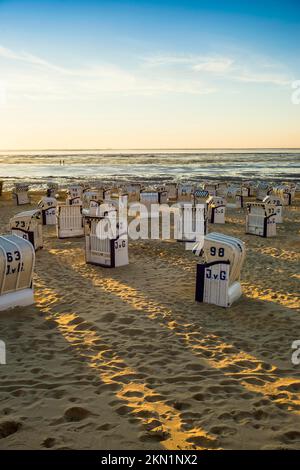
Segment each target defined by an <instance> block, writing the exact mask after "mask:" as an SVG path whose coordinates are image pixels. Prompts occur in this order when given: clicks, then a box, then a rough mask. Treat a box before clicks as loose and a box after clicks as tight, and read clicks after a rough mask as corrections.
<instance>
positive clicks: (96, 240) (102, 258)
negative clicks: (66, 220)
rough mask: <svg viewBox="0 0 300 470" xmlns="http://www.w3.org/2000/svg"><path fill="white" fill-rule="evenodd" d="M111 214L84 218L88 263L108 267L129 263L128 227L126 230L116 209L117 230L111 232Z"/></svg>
mask: <svg viewBox="0 0 300 470" xmlns="http://www.w3.org/2000/svg"><path fill="white" fill-rule="evenodd" d="M111 215H112V214H110V217H108V216H103V217H101V216H86V217H85V218H84V220H85V256H86V263H90V264H96V265H99V266H103V267H108V268H117V267H120V266H125V265H127V264H128V263H129V260H128V236H127V229H126V230H125V226H124V225H123V222H122V221H118V220H117V213H116V211H115V216H114V217H115V221H116V223H115V227H116V231H115V233H111V234H110V233H109V224H110V223H111V220H112V218H111Z"/></svg>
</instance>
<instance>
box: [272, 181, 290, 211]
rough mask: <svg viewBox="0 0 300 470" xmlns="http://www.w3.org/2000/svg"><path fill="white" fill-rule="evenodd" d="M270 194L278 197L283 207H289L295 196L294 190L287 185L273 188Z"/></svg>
mask: <svg viewBox="0 0 300 470" xmlns="http://www.w3.org/2000/svg"><path fill="white" fill-rule="evenodd" d="M272 194H274V195H276V196H279V197H280V199H281V200H282V204H283V205H284V206H291V205H292V203H293V198H294V195H295V190H293V189H292V188H290V187H289V186H287V185H280V186H275V187H274V188H273V191H272Z"/></svg>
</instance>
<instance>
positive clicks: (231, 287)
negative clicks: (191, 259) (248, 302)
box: [194, 232, 245, 307]
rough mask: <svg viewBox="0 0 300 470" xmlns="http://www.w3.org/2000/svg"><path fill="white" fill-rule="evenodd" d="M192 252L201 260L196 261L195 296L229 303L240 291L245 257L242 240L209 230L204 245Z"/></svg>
mask: <svg viewBox="0 0 300 470" xmlns="http://www.w3.org/2000/svg"><path fill="white" fill-rule="evenodd" d="M194 252H195V253H196V254H198V255H203V258H204V263H199V264H197V274H196V296H195V298H196V300H197V301H198V302H205V303H210V304H215V305H219V306H221V307H229V306H230V305H231V304H232V303H233V302H234V301H236V300H237V299H238V298H239V297H240V296H241V294H242V288H241V284H240V281H239V280H240V272H241V268H242V265H243V262H244V259H245V245H244V243H243V242H242V241H241V240H239V239H237V238H235V237H231V236H227V235H223V234H219V233H214V232H212V233H210V234H207V235H206V236H205V239H204V246H203V248H202V249H201V250H199V246H198V245H197V246H196V247H195V249H194Z"/></svg>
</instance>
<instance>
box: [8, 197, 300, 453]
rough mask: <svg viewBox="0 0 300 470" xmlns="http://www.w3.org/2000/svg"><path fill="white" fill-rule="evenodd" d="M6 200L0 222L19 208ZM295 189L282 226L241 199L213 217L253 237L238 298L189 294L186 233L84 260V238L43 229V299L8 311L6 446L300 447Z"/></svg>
mask: <svg viewBox="0 0 300 470" xmlns="http://www.w3.org/2000/svg"><path fill="white" fill-rule="evenodd" d="M27 208H29V206H26V207H24V208H20V207H15V206H14V205H13V202H12V201H10V200H8V194H7V193H6V194H4V196H3V197H2V198H0V233H5V232H6V228H7V224H8V221H9V218H10V217H11V216H12V215H13V214H15V213H17V212H20V211H21V210H23V209H24V210H25V209H27ZM299 229H300V201H299V200H298V202H297V206H296V207H291V208H286V209H285V222H284V224H282V225H280V226H278V234H277V236H276V238H272V239H263V238H260V237H255V236H251V235H245V233H244V232H245V214H244V212H243V210H233V209H232V210H227V223H226V225H225V226H221V225H220V226H217V225H215V226H213V227H210V231H218V232H222V233H226V234H230V235H233V236H237V237H239V238H241V239H242V240H244V241H245V242H246V247H247V255H246V261H245V264H244V267H243V270H242V278H241V279H242V285H243V292H244V295H243V297H242V298H241V299H240V300H239V301H238V302H236V303H235V304H234V305H233V306H232V307H231V308H229V309H223V308H219V307H216V306H213V305H206V304H199V303H196V302H195V301H194V295H195V292H194V291H195V269H196V263H197V258H196V257H195V256H194V255H193V254H192V253H191V252H188V251H184V247H183V246H182V244H181V243H176V242H173V241H172V242H170V241H169V242H168V241H165V242H162V241H155V240H153V241H151V240H149V241H137V242H130V248H129V255H130V264H129V266H125V267H122V268H118V269H113V270H110V269H105V268H101V267H97V266H91V265H86V264H85V259H84V249H83V247H84V239H83V238H81V239H68V240H58V239H57V238H56V234H55V228H54V227H47V228H45V229H44V238H45V243H44V249H43V250H40V251H39V252H38V253H37V259H36V270H35V276H34V287H35V299H36V305H35V306H32V307H28V308H23V309H16V310H14V311H9V312H1V313H0V339H1V340H4V341H5V342H6V348H7V365H5V366H4V365H2V366H0V397H1V398H0V449H49V448H51V449H112V450H113V449H124V450H125V449H149V450H150V449H191V450H192V449H289V448H293V449H294V448H298V449H299V448H300V365H298V366H297V365H293V364H292V362H291V355H292V352H293V350H292V348H291V345H292V342H293V341H294V340H297V339H299V340H300V315H299V313H300V301H299V278H300V275H299V261H300V249H299V248H300V239H299Z"/></svg>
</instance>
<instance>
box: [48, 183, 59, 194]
mask: <svg viewBox="0 0 300 470" xmlns="http://www.w3.org/2000/svg"><path fill="white" fill-rule="evenodd" d="M57 192H58V184H57V183H54V182H52V181H49V182H48V183H47V189H46V195H47V197H52V198H55V197H56V195H57Z"/></svg>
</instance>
